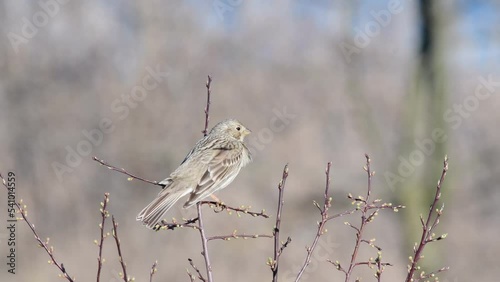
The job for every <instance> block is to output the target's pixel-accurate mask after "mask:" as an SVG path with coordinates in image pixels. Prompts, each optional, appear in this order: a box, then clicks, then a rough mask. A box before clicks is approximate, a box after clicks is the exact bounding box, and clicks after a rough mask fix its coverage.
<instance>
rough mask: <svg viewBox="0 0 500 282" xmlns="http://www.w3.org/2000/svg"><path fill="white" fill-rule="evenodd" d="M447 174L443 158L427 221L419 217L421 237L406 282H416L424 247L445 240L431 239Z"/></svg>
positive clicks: (446, 158) (445, 161)
mask: <svg viewBox="0 0 500 282" xmlns="http://www.w3.org/2000/svg"><path fill="white" fill-rule="evenodd" d="M447 172H448V156H445V157H444V162H443V170H442V172H441V177H440V178H439V181H438V183H437V186H436V194H435V195H434V200H433V202H432V204H431V206H430V209H429V214H428V215H427V220H426V221H425V223H424V220H423V218H422V216H420V220H421V223H422V236H421V238H420V242H419V244H418V247H416V248H414V256H413V258H411V260H410V263H411V264H410V265H409V266H408V276H407V277H406V280H405V281H406V282H410V281H417V280H419V279H418V278H417V280H415V279H414V278H413V276H414V274H415V271H416V270H417V264H418V261H419V260H420V259H421V258H422V252H423V251H424V248H425V245H427V243H430V242H434V241H438V240H441V239H444V238H446V234H443V235H441V236H439V237H437V238H434V237H433V232H432V231H433V229H434V227H435V226H436V225H437V224H438V223H439V217H440V216H441V214H442V213H443V208H444V206H443V207H441V209H436V206H437V203H438V202H439V199H440V198H441V185H442V184H443V182H444V179H445V177H446V173H447ZM434 213H435V219H434V221H433V222H431V219H432V217H433V216H434ZM445 270H447V268H446V267H445V268H442V269H440V270H439V271H438V272H441V271H445Z"/></svg>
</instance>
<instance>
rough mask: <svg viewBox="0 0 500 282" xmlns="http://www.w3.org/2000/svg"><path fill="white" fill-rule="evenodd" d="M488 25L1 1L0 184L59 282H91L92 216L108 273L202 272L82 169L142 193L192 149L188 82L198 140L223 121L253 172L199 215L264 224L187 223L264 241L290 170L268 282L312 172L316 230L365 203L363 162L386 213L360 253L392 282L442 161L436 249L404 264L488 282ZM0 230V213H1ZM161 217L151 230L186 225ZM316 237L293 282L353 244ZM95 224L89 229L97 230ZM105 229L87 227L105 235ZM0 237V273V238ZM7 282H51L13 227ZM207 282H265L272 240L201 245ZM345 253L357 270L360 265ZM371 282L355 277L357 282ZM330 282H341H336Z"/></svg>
mask: <svg viewBox="0 0 500 282" xmlns="http://www.w3.org/2000/svg"><path fill="white" fill-rule="evenodd" d="M499 12H500V5H499V4H498V2H497V1H486V0H483V1H479V0H461V1H430V0H422V1H397V0H391V1H388V0H383V1H314V2H309V1H272V2H270V1H229V0H213V1H175V2H168V3H167V2H166V1H148V3H143V2H140V3H139V2H136V1H97V0H95V1H94V0H92V1H90V0H89V1H68V0H64V1H63V0H57V1H56V0H42V1H2V3H1V4H0V30H1V32H0V34H1V40H0V116H1V118H0V129H1V132H2V133H1V135H0V144H1V146H0V155H1V163H0V171H1V172H2V173H3V174H4V175H5V174H6V172H7V171H15V173H16V175H17V190H16V192H17V198H18V199H20V198H22V199H23V200H24V203H25V204H27V209H28V215H29V217H30V218H31V220H32V221H33V223H34V224H35V225H36V228H37V230H38V232H39V233H40V235H41V237H42V238H45V237H50V239H51V240H50V242H51V245H54V247H55V255H56V258H57V259H58V260H59V261H61V262H63V263H64V265H65V267H66V269H67V271H68V272H69V273H70V274H71V275H73V276H76V278H77V281H90V280H93V279H95V276H96V269H97V261H96V258H97V253H98V248H97V246H96V245H95V244H94V243H93V241H94V240H95V239H98V237H99V229H98V224H99V222H100V213H99V208H100V206H99V203H100V202H101V201H102V198H103V194H104V193H105V192H109V193H110V203H109V205H108V207H109V210H110V213H112V214H113V215H114V216H115V217H116V219H117V221H118V222H119V228H120V232H119V233H120V237H121V242H122V251H123V255H124V259H125V261H126V263H127V266H128V273H129V274H130V275H131V276H133V277H135V278H136V281H147V279H149V270H150V268H151V265H152V263H153V262H154V261H155V260H158V269H159V271H158V273H157V274H156V275H157V276H156V279H157V281H188V280H189V279H188V277H187V275H186V268H189V264H188V261H187V259H188V258H193V259H194V262H195V263H196V264H197V265H198V266H199V267H200V268H201V269H202V270H204V268H203V259H202V257H201V255H200V250H201V245H200V241H199V234H198V233H197V232H196V231H193V230H176V231H174V232H172V231H162V232H152V231H151V230H148V229H146V228H144V227H142V226H141V224H140V223H138V222H136V220H135V217H136V215H137V213H138V212H139V211H140V210H141V209H142V208H143V207H144V206H146V205H147V204H148V203H149V202H150V201H151V200H152V199H153V198H154V197H155V196H156V194H157V193H158V188H157V187H155V186H152V185H148V184H146V183H143V182H139V181H135V180H134V181H128V180H127V177H126V176H125V175H122V174H118V173H116V172H113V171H110V170H107V169H106V168H105V167H102V166H100V165H99V164H98V163H96V162H94V161H92V157H93V156H98V157H99V158H102V159H104V160H106V161H108V162H109V163H111V164H113V165H116V166H119V167H124V168H126V169H127V170H128V171H130V172H133V173H136V174H138V175H140V176H143V177H145V178H149V179H153V180H162V179H164V178H165V177H166V176H168V174H169V173H170V172H171V171H172V170H174V169H175V168H176V167H177V166H178V164H179V163H180V162H181V161H182V159H183V158H184V156H185V154H187V152H188V151H189V150H190V149H191V148H192V146H193V145H194V144H195V142H196V141H197V140H198V139H199V138H200V137H201V136H202V134H201V130H202V129H203V125H204V113H203V110H204V107H205V101H206V89H205V82H206V79H207V75H211V76H212V77H213V82H212V105H211V112H210V114H211V119H210V126H213V125H214V124H215V123H216V122H218V121H220V120H222V119H225V118H228V117H234V118H237V119H239V120H240V121H242V122H243V123H244V124H245V125H247V127H249V128H250V129H252V131H253V134H252V135H251V136H250V138H249V140H248V144H249V147H250V148H251V149H252V152H253V154H254V162H253V163H252V164H251V165H249V166H248V167H247V168H245V169H244V170H242V172H241V173H240V175H239V176H238V178H237V179H236V180H235V181H234V183H233V184H232V185H231V186H230V187H229V188H228V189H226V190H224V191H222V192H220V193H219V194H218V195H217V196H218V197H219V198H221V199H222V200H224V202H226V203H228V204H231V205H234V206H239V205H247V206H248V205H251V206H252V207H253V208H254V209H256V210H261V209H266V211H268V213H269V214H270V215H271V218H270V219H267V220H266V219H261V218H246V217H241V218H238V217H236V216H235V215H232V216H230V215H227V214H225V213H221V214H213V213H212V212H209V211H208V210H207V211H206V212H205V214H206V219H205V220H206V225H207V230H208V231H207V232H208V233H209V234H210V235H215V234H230V233H231V232H232V231H233V230H234V229H237V230H238V231H239V232H241V233H247V234H251V233H261V234H271V233H272V228H273V225H274V215H275V208H276V201H277V194H278V193H277V188H276V187H277V184H278V181H279V179H280V177H281V172H282V168H283V166H284V165H285V164H286V163H289V166H290V176H289V178H288V182H287V187H286V194H285V202H286V203H285V207H284V215H283V219H282V220H283V222H282V233H281V234H282V237H283V239H286V236H290V237H292V240H293V241H292V243H291V244H290V245H289V247H288V248H287V249H286V250H285V252H284V254H283V257H282V259H281V266H280V267H281V268H280V271H281V274H280V276H281V279H280V281H293V280H291V279H292V278H293V277H295V275H296V274H297V273H298V271H299V269H300V265H301V264H302V262H303V259H304V258H305V255H306V252H305V249H304V247H305V246H306V245H310V244H311V242H312V239H313V238H314V234H315V232H316V221H318V220H319V219H320V217H319V214H318V212H317V209H316V208H315V207H314V206H313V204H312V202H313V200H317V201H320V200H321V198H322V193H323V189H324V181H325V180H324V177H325V176H324V169H325V166H326V163H327V162H328V161H331V162H332V172H331V177H332V194H333V207H332V211H333V212H340V211H343V210H345V209H349V208H351V203H350V201H349V200H348V199H347V198H346V195H347V193H352V194H353V195H364V194H365V193H366V174H365V172H364V171H363V169H362V167H363V165H364V163H365V159H364V153H365V152H366V153H369V154H370V156H371V158H372V169H373V170H375V171H376V172H377V174H376V176H375V178H374V184H373V185H374V186H373V193H374V195H375V197H377V198H382V199H384V201H387V202H389V201H390V202H392V203H394V204H404V205H406V206H407V208H406V209H405V210H402V211H400V212H399V213H393V212H390V211H383V212H380V216H379V217H377V218H376V220H375V221H374V223H372V224H370V225H369V226H368V229H367V231H366V238H367V239H370V238H377V241H376V243H377V244H378V245H379V246H380V247H382V249H383V258H384V260H386V261H388V262H391V263H392V264H393V265H394V266H392V267H388V268H387V269H386V271H385V272H384V275H383V278H384V280H385V281H403V280H404V277H405V273H406V268H407V264H408V256H409V255H411V250H412V246H413V243H414V242H415V241H416V240H417V239H419V238H420V231H421V228H420V221H419V215H420V214H421V213H426V212H427V211H428V206H429V204H430V202H431V200H432V197H433V194H434V191H435V186H436V182H437V180H438V178H439V176H440V174H441V169H442V160H443V158H444V156H445V154H448V156H449V159H450V170H449V174H448V178H447V180H446V183H445V185H444V188H443V200H444V202H445V203H446V206H445V211H444V215H443V216H442V219H441V224H440V225H439V226H438V229H437V230H436V232H437V233H439V234H437V235H440V233H448V234H449V236H448V238H447V239H446V240H444V241H441V242H440V243H437V244H432V245H429V246H428V247H427V249H426V252H425V255H426V257H425V259H424V260H423V261H422V262H423V266H424V269H426V270H427V271H430V270H435V269H438V268H441V267H442V266H450V270H449V271H448V272H446V273H443V274H442V275H441V280H442V281H494V280H495V279H496V277H498V275H499V274H500V273H499V271H498V267H497V261H496V260H497V257H498V254H499V252H500V244H499V242H498V240H499V239H498V238H499V237H498V234H499V231H500V227H499V225H498V222H499V220H500V209H499V208H498V202H500V190H499V189H498V183H499V180H500V164H499V162H498V159H499V158H500V149H499V146H498V144H499V143H500V134H499V132H498V130H497V129H498V121H499V119H500V113H499V111H498V108H499V106H500V100H499V99H498V93H499V88H500V74H499V63H500V56H499V55H500V54H499V53H500V52H499V50H500V33H499V29H498V26H500V17H499ZM0 201H1V202H2V204H1V205H2V207H4V208H2V209H1V210H2V212H1V213H0V219H2V220H3V222H5V224H7V223H6V219H7V212H6V205H7V197H6V193H1V196H0ZM180 206H181V205H178V207H176V208H175V209H172V210H171V211H170V212H169V214H168V215H167V217H168V218H170V217H176V218H178V219H179V218H182V217H190V216H193V215H194V214H195V211H194V209H193V210H187V211H183V210H182V209H181V208H180ZM344 221H350V222H351V223H352V224H359V217H358V216H352V217H345V218H340V219H338V220H336V221H332V222H330V223H329V224H328V233H327V234H326V235H324V236H323V237H322V239H321V241H320V244H319V246H318V250H317V252H316V253H315V254H314V255H313V257H312V262H311V265H310V268H308V269H307V271H306V275H305V276H304V277H303V280H302V281H341V280H342V279H343V278H342V277H343V276H342V275H341V273H340V272H338V271H337V270H335V268H334V267H333V266H332V265H331V264H329V263H327V262H325V260H326V259H332V260H334V261H335V260H339V261H340V263H341V264H343V265H346V264H348V261H349V259H350V255H351V253H352V248H353V244H354V239H355V236H354V232H353V230H352V229H351V228H348V227H347V226H345V225H344ZM108 223H109V222H108ZM110 228H111V225H109V224H108V225H107V226H106V230H110ZM1 230H3V231H0V241H1V246H0V253H1V254H2V257H3V259H2V261H5V260H6V258H5V257H6V255H7V252H8V248H7V242H6V239H7V236H8V234H7V230H6V229H5V228H1ZM16 239H17V263H18V264H17V267H16V270H17V274H16V275H11V274H9V273H7V269H6V264H5V262H3V263H1V265H2V267H1V269H2V271H1V273H0V280H2V281H35V280H36V281H40V282H42V281H54V280H55V279H56V277H57V275H58V274H59V273H58V271H57V269H56V268H55V267H54V266H51V265H48V264H47V260H48V257H47V255H46V254H45V253H44V251H43V250H42V249H40V248H37V244H36V242H35V240H34V238H33V235H32V234H31V232H30V230H29V229H28V228H27V226H26V225H25V224H24V223H23V222H20V223H18V224H17V237H16ZM111 239H112V238H109V239H107V240H106V241H105V245H104V258H105V259H106V263H105V264H104V269H103V271H102V278H101V281H119V280H120V278H119V273H120V272H121V268H120V265H119V262H118V259H117V254H116V248H115V246H114V242H113V241H112V240H111ZM209 248H210V252H211V257H212V267H213V271H214V278H215V280H216V281H269V280H271V278H270V277H271V272H270V270H269V267H268V266H267V265H266V261H267V258H268V257H271V256H272V240H271V239H267V238H261V239H252V240H232V241H229V242H218V241H214V242H211V243H210V245H209ZM375 256H376V252H375V251H374V249H370V248H369V247H367V246H363V249H362V251H361V253H360V254H359V259H363V260H366V259H368V258H369V257H375ZM373 273H374V270H371V269H369V268H366V269H365V268H363V267H360V268H359V270H358V271H357V272H355V274H356V275H357V276H362V277H364V281H370V280H371V279H374V278H373V276H372V275H373ZM342 281H343V280H342Z"/></svg>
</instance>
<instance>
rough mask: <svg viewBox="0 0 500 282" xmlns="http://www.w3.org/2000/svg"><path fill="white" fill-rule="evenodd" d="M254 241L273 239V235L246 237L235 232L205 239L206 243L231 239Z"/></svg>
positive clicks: (246, 235)
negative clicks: (257, 239)
mask: <svg viewBox="0 0 500 282" xmlns="http://www.w3.org/2000/svg"><path fill="white" fill-rule="evenodd" d="M240 238H242V239H249V238H251V239H256V238H274V236H273V235H267V234H253V235H248V234H237V233H236V230H235V231H234V232H233V234H231V235H217V236H211V237H208V238H207V241H212V240H224V241H229V240H231V239H240Z"/></svg>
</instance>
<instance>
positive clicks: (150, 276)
mask: <svg viewBox="0 0 500 282" xmlns="http://www.w3.org/2000/svg"><path fill="white" fill-rule="evenodd" d="M157 265H158V261H155V263H153V266H151V271H150V272H149V282H153V275H154V274H155V273H156V272H157V271H158V270H157V269H156V266H157Z"/></svg>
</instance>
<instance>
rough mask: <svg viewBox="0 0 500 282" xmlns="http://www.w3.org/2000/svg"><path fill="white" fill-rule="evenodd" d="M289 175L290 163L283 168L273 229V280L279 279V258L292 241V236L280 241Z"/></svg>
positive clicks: (275, 281) (271, 262) (269, 263)
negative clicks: (283, 241)
mask: <svg viewBox="0 0 500 282" xmlns="http://www.w3.org/2000/svg"><path fill="white" fill-rule="evenodd" d="M287 177H288V164H286V165H285V167H284V168H283V175H282V177H281V180H280V182H279V184H278V209H277V211H276V224H275V226H274V230H273V236H274V256H273V260H272V261H269V262H268V265H269V266H270V267H271V271H272V273H273V282H277V281H278V269H279V260H280V256H281V254H282V252H283V250H284V249H285V248H286V246H288V244H289V243H290V242H291V240H292V239H291V238H290V237H288V239H287V241H286V242H285V243H282V242H280V228H281V213H282V210H283V205H284V203H285V202H284V200H283V195H284V193H285V184H286V179H287Z"/></svg>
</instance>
